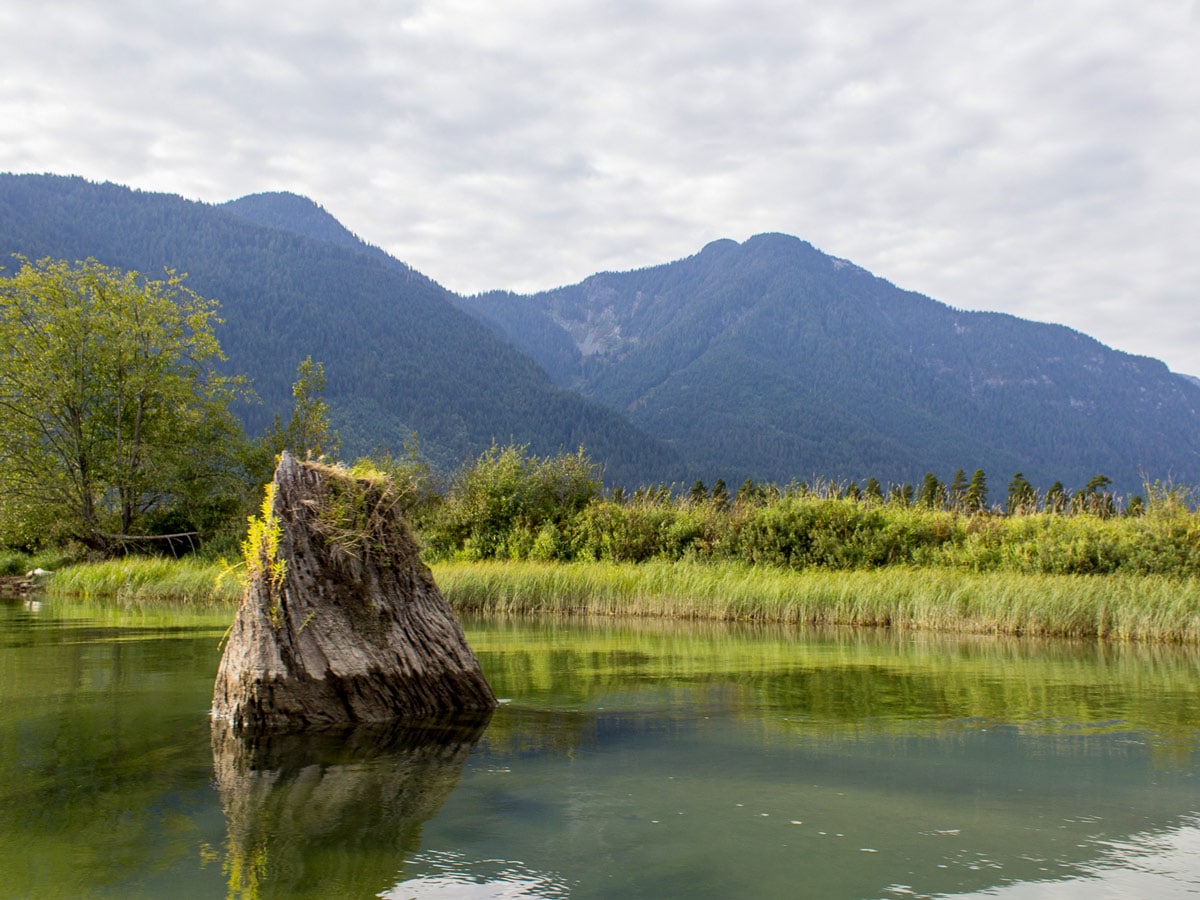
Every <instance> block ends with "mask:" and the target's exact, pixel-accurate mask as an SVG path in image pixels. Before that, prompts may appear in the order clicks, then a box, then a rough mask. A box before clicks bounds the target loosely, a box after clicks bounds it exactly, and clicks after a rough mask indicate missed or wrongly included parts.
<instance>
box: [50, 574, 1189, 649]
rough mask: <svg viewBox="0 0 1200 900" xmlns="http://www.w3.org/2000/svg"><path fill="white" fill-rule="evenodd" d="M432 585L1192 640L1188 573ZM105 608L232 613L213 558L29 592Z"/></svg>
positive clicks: (496, 577) (622, 608) (525, 579)
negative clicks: (183, 608)
mask: <svg viewBox="0 0 1200 900" xmlns="http://www.w3.org/2000/svg"><path fill="white" fill-rule="evenodd" d="M430 568H431V570H432V572H433V576H434V580H435V581H436V583H437V585H438V587H439V589H440V590H441V592H442V594H443V596H444V597H445V598H446V600H447V602H449V603H450V605H451V607H452V609H453V610H454V611H455V613H456V614H458V615H463V614H479V613H483V614H490V613H495V614H505V615H516V614H529V615H551V616H555V615H559V616H565V615H588V616H611V617H631V618H663V619H682V620H709V621H724V622H761V623H779V624H794V625H813V626H826V625H836V626H858V627H870V628H880V627H886V628H893V629H907V630H921V631H936V632H944V633H959V634H996V635H1012V636H1040V637H1059V638H1085V639H1099V640H1105V641H1118V642H1119V641H1139V642H1158V643H1175V644H1200V579H1197V578H1190V577H1188V578H1180V577H1175V576H1165V575H1042V574H1029V573H1014V572H971V571H965V570H960V569H950V568H940V567H900V566H889V567H882V568H876V569H862V570H829V569H819V568H811V569H805V570H801V571H794V570H787V569H776V568H771V567H766V566H749V565H746V564H742V563H711V562H691V561H679V562H669V561H651V562H645V563H636V564H635V563H607V562H586V563H578V562H574V563H546V562H530V561H521V562H513V561H508V562H497V561H475V562H443V563H435V564H433V565H432V566H431V567H430ZM42 590H45V591H46V592H48V593H50V594H61V595H65V596H70V597H77V598H80V599H85V600H100V601H104V602H113V603H116V604H119V605H154V604H183V605H190V606H194V607H208V608H213V607H217V608H221V607H227V608H229V609H230V610H231V613H232V610H233V609H234V608H235V607H236V604H237V603H238V602H239V600H240V598H241V591H242V588H241V581H240V575H239V572H238V571H237V570H235V569H234V568H233V567H231V566H229V565H228V564H227V563H223V562H211V563H209V562H200V561H196V560H161V559H141V560H129V559H126V560H119V561H110V562H103V563H88V564H81V565H76V566H69V567H66V568H64V569H62V570H61V571H59V572H56V573H54V574H53V575H50V576H47V577H46V578H45V579H44V581H42V582H40V583H39V584H37V585H36V586H35V589H34V593H37V592H41V591H42Z"/></svg>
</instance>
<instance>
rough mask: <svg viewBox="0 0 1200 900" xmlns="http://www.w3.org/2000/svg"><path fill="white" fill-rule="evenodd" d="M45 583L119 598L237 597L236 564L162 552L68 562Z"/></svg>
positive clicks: (202, 601) (227, 600)
mask: <svg viewBox="0 0 1200 900" xmlns="http://www.w3.org/2000/svg"><path fill="white" fill-rule="evenodd" d="M46 585H47V587H48V588H50V589H51V590H53V591H55V592H56V593H62V594H68V595H70V596H72V597H79V598H83V599H97V598H106V599H111V600H115V601H116V602H118V603H141V602H145V601H153V600H157V601H169V602H180V603H189V604H192V605H202V606H203V605H214V606H216V605H225V604H233V603H236V602H237V601H238V600H239V599H240V598H241V593H242V583H241V577H240V573H239V572H238V570H236V569H233V568H231V567H230V566H229V565H228V564H227V563H224V562H211V561H200V560H194V559H166V558H163V557H132V556H131V557H126V558H124V559H112V560H106V561H103V562H93V563H83V564H78V565H73V566H68V567H66V568H65V569H61V570H60V571H57V572H55V573H54V574H53V575H52V576H50V577H49V578H48V580H47V581H46Z"/></svg>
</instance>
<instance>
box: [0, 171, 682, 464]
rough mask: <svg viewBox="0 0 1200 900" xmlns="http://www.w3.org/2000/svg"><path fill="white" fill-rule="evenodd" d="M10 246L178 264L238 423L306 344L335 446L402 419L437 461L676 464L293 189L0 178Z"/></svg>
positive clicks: (271, 398) (157, 273)
mask: <svg viewBox="0 0 1200 900" xmlns="http://www.w3.org/2000/svg"><path fill="white" fill-rule="evenodd" d="M11 253H19V254H21V255H23V256H25V257H27V258H30V259H39V258H42V257H54V258H60V259H67V260H76V259H85V258H88V257H93V258H95V259H97V260H99V261H100V262H102V263H105V264H106V265H110V266H116V267H119V268H123V269H136V270H137V271H140V272H142V273H144V274H146V275H147V276H149V277H161V276H162V273H163V270H164V268H171V269H174V270H176V271H178V272H181V273H187V274H188V280H187V284H188V286H189V287H191V288H192V289H193V290H196V291H198V292H199V293H201V294H203V295H205V296H208V297H212V298H214V299H216V300H218V301H220V303H221V316H222V318H223V319H224V323H223V324H222V325H221V326H220V327H219V328H218V329H217V334H218V337H219V339H220V341H221V344H222V346H223V348H224V349H225V351H226V353H227V354H228V357H229V362H228V366H229V368H230V369H231V370H233V371H237V372H244V373H246V374H247V375H249V376H250V378H251V380H252V382H253V387H254V389H255V391H256V392H257V393H258V395H259V397H260V398H261V400H262V402H261V403H260V404H257V405H254V406H250V407H247V408H245V409H242V410H240V411H239V412H240V414H241V415H242V417H243V420H244V421H245V423H246V425H247V428H248V430H249V431H250V433H251V434H257V433H260V432H261V431H262V430H263V429H264V428H265V427H266V426H267V425H269V423H270V422H271V420H272V418H273V416H274V415H275V414H277V413H278V414H279V415H281V416H282V417H283V418H284V420H285V421H286V419H287V417H288V414H289V410H290V408H291V403H292V398H291V384H292V381H293V380H294V378H295V376H296V367H297V365H298V363H299V362H300V361H301V360H303V359H304V358H305V357H306V356H309V355H311V356H312V358H313V359H315V360H319V361H321V362H323V363H324V365H325V370H326V375H327V388H326V391H325V397H326V399H327V400H328V401H329V403H330V405H331V407H332V415H333V424H334V426H335V427H336V428H337V429H338V430H339V431H340V433H341V436H342V439H343V444H344V450H345V453H346V455H350V456H353V455H356V454H359V453H365V452H370V451H372V450H375V449H378V448H381V447H389V448H391V449H393V450H395V451H401V450H402V448H403V445H404V442H405V440H406V439H407V438H408V437H409V436H410V435H411V433H412V432H414V431H415V432H417V434H418V435H419V440H420V446H421V450H422V451H423V452H424V453H426V454H427V455H429V456H430V457H431V458H432V459H433V460H434V461H435V462H437V463H439V464H441V465H443V466H446V467H449V466H453V465H456V464H457V463H459V462H461V461H462V460H464V459H467V458H471V457H473V456H475V455H477V454H479V453H480V452H482V451H483V450H485V449H487V447H488V446H489V445H490V444H491V443H492V441H493V440H495V441H498V442H500V443H506V442H508V441H510V440H513V441H516V442H518V443H528V444H529V445H530V449H531V451H532V452H534V453H538V454H543V455H545V454H552V453H556V452H558V451H560V450H567V451H573V450H575V449H576V448H578V447H579V446H580V445H583V446H585V447H586V448H587V449H588V451H589V452H590V454H591V455H592V458H593V459H594V460H596V461H597V462H602V463H603V464H604V466H605V471H606V476H607V477H608V478H609V479H610V480H612V481H614V482H620V483H626V482H636V481H639V480H641V479H655V480H657V479H665V480H671V479H673V478H676V477H680V476H681V474H682V465H681V463H680V461H679V457H678V455H677V454H676V453H675V452H674V451H673V450H671V449H670V448H668V447H666V446H665V445H663V444H662V443H661V442H659V441H657V440H655V439H653V438H651V437H649V436H648V435H646V434H645V433H643V432H641V431H640V430H639V429H637V428H636V427H634V426H632V425H631V424H630V423H629V422H628V421H627V420H626V419H625V418H623V417H622V416H620V415H618V414H616V413H613V412H611V411H609V410H608V409H606V408H604V407H602V406H600V405H598V404H595V403H592V402H590V401H587V400H584V399H583V398H581V397H580V396H579V395H578V394H575V393H572V392H570V391H567V390H564V389H561V388H558V387H556V386H555V385H554V384H552V383H551V381H550V379H549V378H547V376H546V374H545V372H543V371H542V370H541V369H540V368H539V367H538V365H537V364H536V363H534V362H533V361H532V360H531V359H530V358H529V357H528V356H526V355H525V354H523V353H521V352H519V351H517V350H516V349H514V348H513V347H512V346H510V345H509V344H507V343H506V342H504V341H503V340H501V339H500V338H498V337H497V336H496V335H494V334H493V333H492V332H491V331H489V330H488V329H487V328H485V327H484V326H483V325H481V324H480V323H479V322H478V321H477V320H475V319H474V318H472V317H471V316H469V315H467V314H466V313H464V312H463V311H461V310H460V309H459V308H457V307H456V306H455V305H454V304H453V303H452V302H451V299H450V297H449V295H448V293H447V292H446V291H445V290H444V289H443V288H441V287H439V286H438V285H437V284H436V283H434V282H433V281H431V280H430V279H428V278H426V277H424V276H423V275H420V274H419V273H416V272H414V271H413V270H411V269H409V268H408V267H407V266H405V265H404V264H403V263H400V262H398V261H396V260H393V259H391V258H390V257H388V256H387V255H386V254H384V253H383V252H382V251H380V250H378V249H377V248H372V247H368V246H367V245H365V244H362V243H361V242H360V241H358V240H357V239H356V238H355V237H354V236H353V235H351V234H349V232H347V231H345V229H343V228H342V227H341V226H340V225H338V224H337V223H336V221H334V220H333V219H332V217H330V216H328V215H327V214H326V213H324V211H322V210H321V209H320V208H319V207H317V206H316V205H315V204H312V203H311V202H310V201H307V200H305V199H303V198H299V197H294V196H292V195H260V196H256V197H249V198H244V199H243V200H241V201H237V202H236V203H233V204H226V205H221V206H213V205H209V204H204V203H196V202H190V201H187V200H183V199H181V198H179V197H175V196H169V195H164V194H154V193H144V192H140V191H133V190H129V189H128V188H124V187H120V186H117V185H112V184H103V185H98V184H93V183H90V182H87V181H84V180H83V179H80V178H65V177H58V176H28V175H21V176H16V175H0V256H3V257H5V258H6V259H5V261H4V262H3V265H5V266H6V267H7V268H9V269H10V270H11V269H13V268H15V267H16V265H17V263H16V262H15V261H9V260H8V257H9V254H11Z"/></svg>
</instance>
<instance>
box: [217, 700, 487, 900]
mask: <svg viewBox="0 0 1200 900" xmlns="http://www.w3.org/2000/svg"><path fill="white" fill-rule="evenodd" d="M490 717H491V713H490V712H485V713H474V714H460V715H457V716H454V717H446V718H439V719H429V720H422V721H418V722H408V723H405V724H399V723H397V724H393V725H390V726H380V725H359V726H356V727H353V728H337V729H323V730H318V731H309V732H305V733H290V734H264V735H257V736H254V735H239V734H235V733H234V731H233V730H232V729H231V728H230V727H229V723H228V722H223V721H220V720H215V721H214V722H213V726H212V748H213V769H214V771H215V773H216V783H217V789H218V791H219V793H220V796H221V805H222V807H223V809H224V812H225V819H226V823H227V828H228V844H227V847H226V855H225V866H224V867H225V872H226V874H227V876H228V886H229V896H230V897H241V898H252V897H260V896H264V897H265V896H286V897H304V896H314V897H317V896H321V897H332V896H373V895H375V894H376V893H377V892H378V891H380V890H382V889H384V888H386V887H387V886H389V885H391V884H395V882H396V880H397V874H398V873H399V872H400V871H401V870H402V868H403V864H404V861H405V858H406V856H408V855H410V854H412V853H414V852H415V851H416V850H417V849H418V848H419V845H420V836H421V827H422V825H423V824H424V823H425V822H426V821H427V820H428V819H429V818H431V817H432V816H433V815H435V814H436V813H437V812H438V810H439V809H440V808H441V806H442V804H443V803H444V802H445V800H446V798H447V797H448V796H449V795H450V793H451V791H453V790H454V788H455V786H456V785H457V784H458V781H459V778H460V777H461V775H462V769H463V764H464V763H465V762H466V760H467V757H468V756H469V755H470V754H471V750H472V749H473V748H474V747H475V745H476V743H478V741H479V739H480V737H481V736H482V735H483V732H484V729H485V728H486V727H487V723H488V720H489V719H490Z"/></svg>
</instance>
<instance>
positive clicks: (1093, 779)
mask: <svg viewBox="0 0 1200 900" xmlns="http://www.w3.org/2000/svg"><path fill="white" fill-rule="evenodd" d="M230 619H231V613H229V612H221V613H216V614H203V613H200V614H198V613H194V612H187V611H172V610H170V609H156V610H153V611H146V612H137V611H124V612H122V611H118V610H114V609H111V608H106V607H105V606H104V605H86V604H79V603H71V602H67V601H65V600H55V599H53V598H43V599H42V600H41V602H35V603H27V602H24V601H3V602H0V897H38V898H45V897H123V898H124V897H163V896H170V897H172V898H184V897H245V898H251V897H322V898H329V897H383V898H396V900H399V898H411V897H418V898H424V897H465V898H493V897H504V898H516V897H528V898H560V897H571V898H590V897H654V898H663V897H688V898H707V897H747V896H753V897H789V898H790V897H814V898H843V897H844V898H868V897H870V898H874V897H880V898H888V897H914V896H915V897H943V896H965V897H984V896H986V897H1001V898H1026V897H1088V898H1095V897H1106V896H1107V897H1128V896H1154V897H1172V896H1184V895H1190V894H1192V893H1193V892H1195V891H1198V890H1200V852H1198V851H1200V759H1198V757H1197V750H1198V749H1200V730H1198V728H1197V725H1198V723H1200V653H1198V652H1197V650H1196V649H1193V648H1178V647H1151V646H1120V645H1111V644H1096V643H1051V642H1045V641H1022V640H1011V639H999V638H961V637H947V636H939V635H932V634H919V633H894V632H888V631H852V630H845V631H805V630H796V629H785V628H770V627H746V626H719V625H713V624H696V623H688V622H662V621H640V622H628V621H611V620H604V621H596V620H588V621H564V620H511V619H510V620H485V621H468V622H466V623H464V624H465V626H466V629H467V634H468V638H469V640H470V642H471V644H472V646H473V647H474V649H475V650H476V652H477V653H478V655H479V658H480V661H481V663H482V664H483V668H484V671H485V673H486V674H487V676H488V678H489V680H490V681H491V683H492V685H493V687H494V688H495V690H496V692H497V694H498V695H499V696H501V697H502V698H504V702H503V704H502V706H501V707H500V709H499V710H498V711H497V712H496V713H495V714H494V715H493V716H491V718H490V720H484V721H480V720H459V721H454V722H425V723H419V724H417V725H411V726H405V727H403V728H392V729H374V730H372V729H359V730H356V731H353V732H347V733H338V734H327V735H310V736H306V737H301V738H289V739H280V740H275V741H271V742H264V743H262V744H259V745H255V746H247V745H244V744H239V743H236V742H233V743H231V742H230V741H228V740H227V739H223V738H222V737H221V736H219V735H214V734H213V733H212V731H211V730H210V724H209V720H208V715H207V713H208V707H209V703H210V700H211V692H212V683H213V679H214V676H215V673H216V668H217V663H218V660H219V652H220V641H221V638H222V635H223V634H224V632H225V629H226V627H227V625H228V623H229V621H230Z"/></svg>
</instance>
